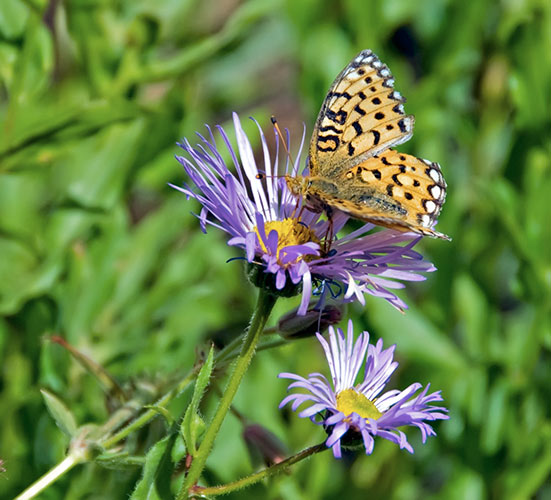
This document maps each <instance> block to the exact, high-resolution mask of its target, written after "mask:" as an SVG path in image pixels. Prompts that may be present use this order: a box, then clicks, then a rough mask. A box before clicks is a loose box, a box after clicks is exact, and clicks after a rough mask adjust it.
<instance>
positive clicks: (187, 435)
mask: <svg viewBox="0 0 551 500" xmlns="http://www.w3.org/2000/svg"><path fill="white" fill-rule="evenodd" d="M213 359H214V348H213V347H211V348H210V352H209V355H208V357H207V359H206V361H205V364H204V365H203V367H202V368H201V371H200V372H199V375H198V376H197V381H196V382H195V389H194V390H193V396H192V398H191V402H190V403H189V406H188V407H187V410H186V413H185V415H184V419H183V421H182V425H181V427H180V431H181V433H182V436H183V438H184V441H185V443H186V447H187V449H188V452H189V453H190V454H191V455H195V452H196V451H197V448H196V444H197V438H198V437H199V435H200V434H201V433H202V432H203V430H204V427H205V424H204V422H203V419H202V418H201V416H200V415H199V413H198V409H199V403H200V402H201V398H202V397H203V393H204V391H205V389H206V388H207V385H208V383H209V379H210V376H211V373H212V368H213Z"/></svg>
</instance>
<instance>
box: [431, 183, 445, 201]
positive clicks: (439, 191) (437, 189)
mask: <svg viewBox="0 0 551 500" xmlns="http://www.w3.org/2000/svg"><path fill="white" fill-rule="evenodd" d="M430 194H431V195H432V197H433V198H436V199H438V198H440V195H441V194H442V189H440V186H432V188H431V189H430Z"/></svg>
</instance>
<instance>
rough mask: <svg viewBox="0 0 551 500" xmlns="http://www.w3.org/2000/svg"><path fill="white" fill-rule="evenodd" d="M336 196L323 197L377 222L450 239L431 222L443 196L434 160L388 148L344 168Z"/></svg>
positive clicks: (339, 207) (368, 220) (441, 180)
mask: <svg viewBox="0 0 551 500" xmlns="http://www.w3.org/2000/svg"><path fill="white" fill-rule="evenodd" d="M338 184H339V186H341V188H342V189H340V190H339V193H338V196H335V197H328V196H325V202H326V203H327V205H329V206H330V207H332V208H336V209H339V210H341V211H343V212H345V213H347V214H349V215H350V216H352V217H355V218H357V219H361V220H364V221H367V222H372V223H374V224H377V225H381V226H386V227H390V228H393V229H398V230H401V231H404V230H411V231H414V232H417V233H419V234H423V235H427V236H433V237H436V238H443V239H449V237H448V236H446V235H444V234H442V233H439V232H437V231H434V230H433V229H432V228H433V226H434V225H435V224H436V220H437V218H438V215H439V213H440V209H441V208H442V205H443V203H444V200H445V198H446V182H445V181H444V177H443V176H442V173H441V171H440V166H439V165H438V163H434V162H430V161H428V160H422V159H419V158H416V157H415V156H412V155H407V154H404V153H399V152H398V151H393V150H388V151H385V152H384V153H381V154H380V155H379V156H375V157H372V158H369V159H367V160H365V161H363V162H362V163H360V164H358V165H355V166H354V167H352V168H351V169H349V170H348V171H346V172H343V173H342V175H341V179H340V180H339V181H338Z"/></svg>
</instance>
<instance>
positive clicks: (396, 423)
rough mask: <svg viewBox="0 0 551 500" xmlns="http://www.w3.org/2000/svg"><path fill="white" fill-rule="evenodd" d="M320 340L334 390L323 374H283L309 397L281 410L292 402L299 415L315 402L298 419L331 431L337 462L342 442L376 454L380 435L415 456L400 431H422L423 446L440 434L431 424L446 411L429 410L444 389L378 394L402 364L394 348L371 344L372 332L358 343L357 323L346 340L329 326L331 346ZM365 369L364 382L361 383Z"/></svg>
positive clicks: (301, 397)
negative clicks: (306, 375) (300, 408)
mask: <svg viewBox="0 0 551 500" xmlns="http://www.w3.org/2000/svg"><path fill="white" fill-rule="evenodd" d="M318 340H319V341H320V343H321V345H322V347H323V350H324V351H325V356H326V357H327V362H328V363H329V369H330V370H331V378H332V382H333V384H332V387H331V384H330V383H329V381H328V380H327V378H326V377H325V376H323V375H322V374H320V373H312V374H310V375H309V376H308V378H307V379H305V378H304V377H301V376H299V375H295V374H294V373H280V374H279V377H280V378H289V379H292V380H294V381H295V382H292V383H291V384H290V385H289V389H295V388H300V389H305V390H307V391H309V393H307V394H302V393H294V394H290V395H288V396H287V397H285V398H284V399H283V401H282V402H281V404H280V405H279V407H280V408H282V407H283V406H285V405H286V404H287V403H290V402H291V401H292V403H293V404H292V406H291V407H292V409H293V411H296V410H297V408H298V407H299V406H300V405H301V404H302V403H310V406H309V407H308V408H306V409H304V410H302V411H301V412H300V413H299V417H308V418H310V419H311V420H312V422H314V423H316V424H318V425H323V426H324V427H325V428H326V430H327V432H328V434H329V438H328V439H327V441H326V444H327V446H328V447H331V448H332V449H333V454H334V455H335V457H336V458H340V457H341V444H344V445H345V446H346V445H347V444H349V443H355V444H357V443H360V444H362V445H363V447H364V448H365V453H366V454H367V455H369V454H371V452H372V451H373V445H374V439H373V438H374V437H375V436H379V437H382V438H384V439H388V440H389V441H393V442H394V443H396V444H398V445H399V446H400V448H405V449H406V450H408V451H409V452H410V453H413V448H412V446H411V445H410V444H409V443H408V441H407V438H406V435H405V434H404V433H403V432H402V431H401V430H398V428H399V427H403V426H408V425H409V426H415V427H418V428H419V429H420V431H421V435H422V438H423V443H424V442H425V441H426V439H427V437H428V436H432V435H436V433H435V432H434V430H433V428H432V427H431V426H430V425H429V424H428V423H426V421H433V420H440V419H448V418H449V417H448V416H447V415H446V414H445V413H446V412H447V409H446V408H444V407H441V406H429V403H432V402H434V401H442V397H441V395H440V391H438V392H433V393H430V394H428V391H429V387H430V385H428V386H427V387H425V388H424V389H423V388H422V386H421V384H419V383H415V384H411V385H410V386H409V387H408V388H406V389H405V390H403V391H398V390H391V391H387V392H385V393H384V394H382V395H381V396H379V394H380V393H381V392H382V390H383V389H384V387H385V385H386V383H387V381H388V379H389V378H390V376H391V375H392V373H393V372H394V370H396V368H397V367H398V362H396V361H394V360H393V357H394V348H395V346H392V347H389V348H388V349H385V350H383V341H382V340H381V339H380V340H379V341H378V342H377V344H376V345H372V344H370V343H369V334H368V333H367V332H363V333H362V334H360V336H359V337H358V339H357V340H356V342H354V335H353V327H352V321H349V322H348V333H347V336H346V337H345V336H344V334H343V332H342V330H341V329H340V328H339V329H337V334H335V330H334V329H333V327H329V343H328V342H327V341H326V340H325V339H324V338H323V337H322V336H321V335H319V334H318ZM366 353H367V357H366ZM364 358H365V364H364ZM362 366H364V368H363V378H362V379H361V380H359V381H358V382H357V383H356V378H357V376H358V373H359V372H360V370H361V369H362ZM418 391H420V392H418Z"/></svg>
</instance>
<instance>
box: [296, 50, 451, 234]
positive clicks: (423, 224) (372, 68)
mask: <svg viewBox="0 0 551 500" xmlns="http://www.w3.org/2000/svg"><path fill="white" fill-rule="evenodd" d="M393 85H394V80H393V78H392V75H391V73H390V70H389V69H388V68H387V67H386V66H385V65H384V64H383V63H381V61H380V60H379V59H378V58H377V56H375V54H373V53H372V52H371V51H370V50H364V51H362V52H360V54H358V56H357V57H356V58H354V59H353V60H352V62H351V63H350V64H349V65H348V66H347V67H346V68H345V69H344V70H343V71H342V72H341V73H340V74H339V76H337V78H336V80H335V82H334V83H333V85H332V86H331V88H330V90H329V93H328V94H327V97H326V99H325V101H324V103H323V105H322V108H321V110H320V113H319V115H318V119H317V121H316V125H315V127H314V132H313V134H312V139H311V141H310V150H309V175H307V176H304V177H300V176H297V177H288V178H287V184H288V187H289V189H290V191H291V192H292V193H293V194H295V195H296V196H298V197H302V198H303V200H304V203H305V205H306V206H307V207H308V208H309V209H310V210H313V211H314V212H322V211H325V212H327V214H328V215H330V214H331V213H332V211H333V210H335V209H336V210H341V211H342V212H345V213H347V214H348V215H350V216H351V217H354V218H356V219H360V220H364V221H367V222H372V223H374V224H377V225H380V226H386V227H389V228H392V229H398V230H400V231H414V232H417V233H419V234H423V235H427V236H432V237H436V238H443V239H449V237H448V236H446V235H444V234H441V233H438V232H437V231H435V230H434V229H433V226H434V224H435V223H436V219H437V217H438V214H439V213H440V209H441V207H442V204H443V203H444V200H445V195H446V183H445V181H444V178H443V176H442V173H441V171H440V166H439V165H438V164H437V163H434V162H429V161H427V160H422V159H419V158H416V157H415V156H412V155H408V154H405V153H399V152H398V151H395V150H393V149H390V148H392V147H394V146H397V145H399V144H402V143H403V142H405V141H407V140H408V139H409V138H410V137H411V136H412V134H413V125H414V117H413V116H411V115H406V114H405V112H404V108H403V103H404V102H405V99H404V98H403V97H402V96H401V95H400V93H399V92H397V91H395V90H394V89H393Z"/></svg>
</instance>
